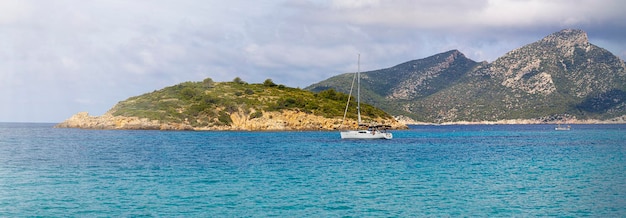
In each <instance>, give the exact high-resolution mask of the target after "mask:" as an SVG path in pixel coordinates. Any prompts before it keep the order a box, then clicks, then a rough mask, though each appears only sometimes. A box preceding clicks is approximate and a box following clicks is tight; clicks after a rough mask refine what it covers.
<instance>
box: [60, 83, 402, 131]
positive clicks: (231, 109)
mask: <svg viewBox="0 0 626 218" xmlns="http://www.w3.org/2000/svg"><path fill="white" fill-rule="evenodd" d="M347 99H348V96H347V95H345V94H342V93H339V92H335V91H334V90H327V91H323V92H320V93H312V92H309V91H305V90H301V89H296V88H289V87H285V86H283V85H276V84H274V83H273V82H271V80H269V79H268V80H266V81H265V83H263V84H248V83H245V82H242V81H240V80H238V79H236V80H235V81H233V82H219V83H216V82H213V81H212V80H211V79H205V80H204V81H203V82H185V83H181V84H178V85H174V86H170V87H166V88H163V89H161V90H156V91H154V92H151V93H146V94H143V95H140V96H135V97H131V98H128V99H127V100H124V101H121V102H119V103H118V104H116V105H115V106H114V107H113V108H111V109H110V110H109V111H108V112H107V113H106V114H104V115H102V116H98V117H93V116H89V115H88V114H87V113H84V112H83V113H79V114H77V115H74V116H73V117H72V118H70V119H68V120H66V121H65V122H63V123H61V124H59V125H57V127H74V128H97V129H176V130H191V129H193V130H332V129H338V128H342V127H349V126H351V125H354V123H355V119H356V108H355V107H351V108H350V109H349V111H348V117H347V119H346V120H345V122H344V123H342V117H343V113H344V109H345V105H346V101H347ZM361 111H362V115H363V118H364V120H365V121H366V122H375V123H380V124H388V125H391V126H392V127H393V128H406V126H404V125H402V124H399V123H398V122H397V121H396V120H395V119H394V118H393V117H391V116H390V115H389V114H387V113H385V112H384V111H382V110H380V109H377V108H374V107H372V106H370V105H362V106H361Z"/></svg>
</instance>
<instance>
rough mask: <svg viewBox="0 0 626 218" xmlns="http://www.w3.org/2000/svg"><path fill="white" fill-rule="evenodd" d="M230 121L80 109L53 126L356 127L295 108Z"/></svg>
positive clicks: (393, 123)
mask: <svg viewBox="0 0 626 218" xmlns="http://www.w3.org/2000/svg"><path fill="white" fill-rule="evenodd" d="M230 118H231V119H232V123H231V124H230V125H216V126H199V127H194V126H191V125H190V124H189V123H170V122H162V121H159V120H150V119H148V118H139V117H125V116H114V115H111V114H110V113H106V114H104V115H102V116H90V115H89V113H87V112H80V113H77V114H75V115H73V116H72V117H70V118H69V119H67V120H65V121H63V122H62V123H59V124H57V125H56V126H55V127H56V128H81V129H129V130H241V131H311V130H339V129H349V128H356V121H355V120H353V119H347V120H345V121H344V122H343V124H342V122H341V121H342V120H341V118H335V119H330V118H324V117H321V116H315V115H311V114H306V113H303V112H297V111H281V112H269V113H266V114H264V115H263V117H258V118H254V119H250V118H249V116H247V115H246V114H245V113H242V112H237V113H232V114H231V115H230ZM375 122H376V123H384V124H388V125H391V127H392V129H406V128H407V127H406V125H405V124H404V123H401V122H398V121H396V120H384V119H378V120H375Z"/></svg>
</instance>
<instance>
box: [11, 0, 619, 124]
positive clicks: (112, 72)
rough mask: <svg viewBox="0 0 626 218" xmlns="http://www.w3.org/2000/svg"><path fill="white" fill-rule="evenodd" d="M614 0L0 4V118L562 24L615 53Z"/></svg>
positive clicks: (373, 65) (27, 117)
mask: <svg viewBox="0 0 626 218" xmlns="http://www.w3.org/2000/svg"><path fill="white" fill-rule="evenodd" d="M624 11H626V3H625V2H624V1H621V0H498V1H496V0H450V1H440V0H362V1H358V0H299V1H282V0H256V1H243V0H231V1H218V0H177V1H171V0H167V1H165V0H90V1H82V0H55V1H38V0H2V1H0V122H61V121H63V120H65V119H67V118H69V117H70V116H71V115H73V114H75V113H77V112H81V111H88V112H90V114H92V115H101V114H103V113H105V112H106V111H107V110H108V109H110V108H111V107H113V105H115V104H116V103H117V102H118V101H122V100H125V99H126V98H128V97H131V96H136V95H140V94H143V93H147V92H152V91H154V90H157V89H161V88H163V87H166V86H170V85H175V84H178V83H181V82H185V81H201V80H203V79H204V78H207V77H210V78H212V79H213V80H214V81H232V79H233V78H235V77H240V78H241V79H243V80H244V81H246V82H249V83H260V82H262V81H264V80H265V79H267V78H270V79H272V80H273V81H274V82H276V83H279V84H284V85H287V86H291V87H300V88H304V87H306V86H308V85H310V84H313V83H315V82H319V81H321V80H324V79H326V78H328V77H331V76H334V75H337V74H341V73H345V72H353V71H355V70H356V57H357V54H361V69H362V70H364V71H367V70H376V69H381V68H386V67H391V66H393V65H396V64H400V63H403V62H406V61H409V60H414V59H420V58H425V57H428V56H430V55H434V54H437V53H441V52H445V51H448V50H451V49H458V50H459V51H461V52H463V53H464V54H465V55H466V56H468V57H469V58H471V59H473V60H475V61H489V62H491V61H493V60H495V59H496V58H497V57H499V56H501V55H503V54H504V53H506V52H507V51H510V50H512V49H515V48H518V47H520V46H522V45H525V44H528V43H531V42H534V41H536V40H539V39H541V38H542V37H544V36H546V35H548V34H550V33H553V32H556V31H559V30H561V29H565V28H576V29H582V30H584V31H586V32H587V33H588V36H589V39H590V41H591V43H593V44H595V45H598V46H600V47H603V48H605V49H607V50H609V51H611V52H612V53H613V54H615V55H617V56H619V57H620V58H622V59H624V58H625V57H626V22H624V21H625V20H626V13H624Z"/></svg>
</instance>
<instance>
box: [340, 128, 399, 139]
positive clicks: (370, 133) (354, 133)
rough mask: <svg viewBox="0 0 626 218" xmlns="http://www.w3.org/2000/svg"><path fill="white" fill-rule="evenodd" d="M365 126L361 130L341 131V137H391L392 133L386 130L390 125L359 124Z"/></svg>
mask: <svg viewBox="0 0 626 218" xmlns="http://www.w3.org/2000/svg"><path fill="white" fill-rule="evenodd" d="M361 126H362V127H367V129H362V130H347V131H341V138H342V139H392V138H393V135H392V134H391V133H390V132H387V130H388V129H389V128H391V126H388V125H373V126H367V125H361Z"/></svg>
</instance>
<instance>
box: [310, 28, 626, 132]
mask: <svg viewBox="0 0 626 218" xmlns="http://www.w3.org/2000/svg"><path fill="white" fill-rule="evenodd" d="M382 75H384V76H382ZM362 76H363V77H365V78H368V79H370V80H369V81H368V83H366V84H368V85H365V86H362V89H365V91H363V92H362V93H364V94H363V95H364V96H365V97H364V99H366V101H365V102H367V103H370V104H372V105H374V106H377V107H380V108H383V109H385V110H386V111H388V112H390V113H392V114H393V115H404V116H408V117H410V118H412V119H414V120H416V121H420V122H437V123H438V122H460V121H471V122H480V121H497V120H507V119H541V120H545V121H548V122H549V121H559V120H574V119H599V120H607V119H613V118H616V117H620V116H624V115H625V114H626V65H625V63H624V62H623V61H622V60H620V59H619V58H618V57H616V56H615V55H613V54H611V53H610V52H608V51H607V50H605V49H602V48H600V47H598V46H595V45H593V44H591V43H590V42H589V41H588V38H587V34H586V33H585V32H584V31H582V30H572V29H566V30H562V31H559V32H556V33H553V34H550V35H548V36H546V37H545V38H543V39H541V40H539V41H536V42H534V43H531V44H528V45H525V46H523V47H521V48H518V49H515V50H513V51H511V52H508V53H507V54H505V55H503V56H502V57H500V58H498V59H496V60H495V61H494V62H492V63H485V62H482V63H477V62H475V61H472V60H470V59H467V58H465V56H464V55H463V54H461V53H460V52H459V51H456V50H453V51H448V52H444V53H441V54H437V55H434V56H431V57H427V58H424V59H420V60H415V61H410V62H407V63H404V64H400V65H398V66H396V67H392V68H387V69H382V70H375V71H369V72H363V73H362ZM344 77H347V75H345V74H344V75H339V76H336V77H332V78H329V79H327V80H324V81H322V82H319V83H316V84H313V85H311V86H309V87H307V88H306V89H308V90H313V91H321V90H325V89H329V88H333V89H336V90H340V91H344V89H343V88H342V87H349V83H346V82H345V81H344V80H345V79H343V78H344Z"/></svg>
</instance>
